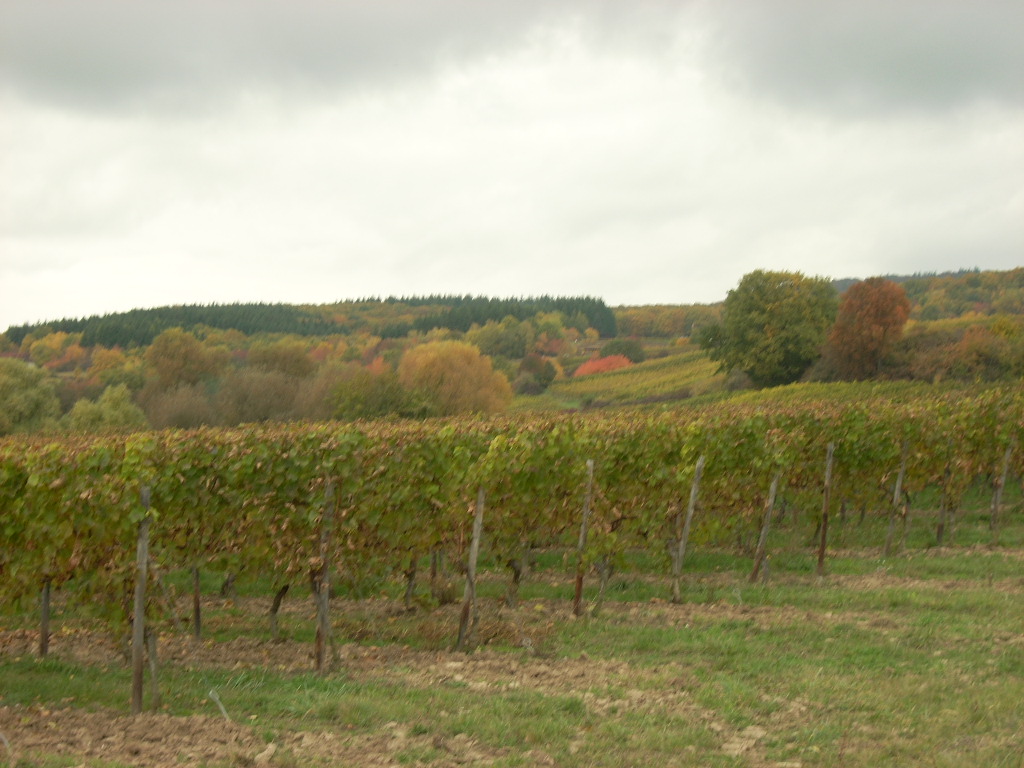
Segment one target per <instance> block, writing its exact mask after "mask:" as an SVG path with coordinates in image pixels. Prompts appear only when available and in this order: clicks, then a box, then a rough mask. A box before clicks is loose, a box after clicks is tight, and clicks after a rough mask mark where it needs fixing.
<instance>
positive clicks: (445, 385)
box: [398, 341, 512, 416]
mask: <svg viewBox="0 0 1024 768" xmlns="http://www.w3.org/2000/svg"><path fill="white" fill-rule="evenodd" d="M398 378H399V381H400V382H401V384H402V386H403V387H404V388H405V389H406V390H408V391H409V392H410V393H412V394H413V395H414V396H415V397H416V398H417V399H419V400H421V401H422V402H423V403H424V405H426V406H427V409H428V410H429V411H430V412H432V413H434V414H436V415H438V416H452V415H454V414H457V413H493V412H495V411H500V410H502V409H503V408H505V407H506V406H507V405H508V404H509V403H510V402H511V401H512V387H511V385H510V384H509V383H508V379H507V378H505V375H504V374H503V373H500V372H498V371H495V370H494V367H493V366H492V365H491V359H490V358H489V357H487V356H486V355H482V354H481V353H480V350H479V349H477V348H476V347H474V346H473V345H472V344H467V343H466V342H464V341H432V342H429V343H427V344H421V345H419V346H417V347H412V348H411V349H409V350H408V351H407V352H406V353H405V354H404V355H402V359H401V361H400V362H399V364H398Z"/></svg>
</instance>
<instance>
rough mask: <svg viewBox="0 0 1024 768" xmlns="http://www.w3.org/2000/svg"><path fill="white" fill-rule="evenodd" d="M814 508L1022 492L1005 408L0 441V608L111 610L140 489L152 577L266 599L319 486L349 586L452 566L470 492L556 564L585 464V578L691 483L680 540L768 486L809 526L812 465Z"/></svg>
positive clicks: (896, 404)
mask: <svg viewBox="0 0 1024 768" xmlns="http://www.w3.org/2000/svg"><path fill="white" fill-rule="evenodd" d="M829 444H833V445H834V446H835V452H834V457H835V469H834V476H833V480H832V497H833V498H834V499H841V500H842V501H843V502H844V503H847V504H850V505H853V506H855V507H856V508H861V509H868V510H888V509H889V507H890V506H891V503H892V499H891V497H892V494H893V486H894V482H895V479H896V476H897V472H898V471H899V470H900V467H901V465H902V466H903V467H904V472H903V479H902V486H903V488H904V489H905V490H906V492H908V493H916V492H919V491H920V490H922V489H924V488H925V487H929V486H930V487H937V488H939V489H941V492H942V494H943V497H944V498H945V499H946V501H947V503H948V504H949V505H950V506H951V507H952V508H954V509H955V508H956V506H957V505H958V503H959V499H960V497H961V496H962V494H963V493H964V491H965V490H966V489H967V488H968V487H969V485H970V484H971V483H972V482H974V481H975V480H976V478H977V477H978V476H980V475H991V476H993V477H995V476H996V475H997V474H998V473H999V470H1000V465H1001V463H1002V462H1003V461H1004V459H1005V457H1007V456H1010V457H1011V461H1012V466H1011V471H1012V472H1013V473H1014V474H1019V473H1020V471H1021V469H1022V463H1024V462H1022V455H1024V450H1014V447H1015V446H1017V445H1024V388H1022V387H1021V386H1013V387H1000V388H989V389H971V390H948V391H943V390H936V391H934V392H929V393H926V394H919V395H917V396H915V397H913V398H909V399H903V400H899V399H896V398H894V397H891V396H889V395H888V394H887V393H886V390H885V389H884V388H879V389H878V390H876V391H874V392H873V394H871V395H870V396H867V397H860V398H859V399H857V400H856V401H852V402H850V403H847V404H843V403H841V402H838V401H837V400H836V398H835V397H834V396H832V397H821V398H814V397H805V398H799V397H797V398H793V399H791V400H790V401H788V402H775V403H774V404H772V405H771V406H770V407H766V406H764V405H760V404H758V402H756V401H753V402H748V403H745V402H742V401H736V402H731V401H730V403H727V404H719V405H710V406H707V407H704V408H702V409H687V410H661V411H656V412H654V411H652V412H643V413H641V412H636V411H630V412H617V413H597V414H568V415H559V416H544V417H537V416H531V417H517V418H505V419H496V420H487V421H479V420H477V421H470V420H461V421H459V420H457V421H445V422H413V423H405V422H395V423H391V422H388V423H383V422H375V423H356V424H349V425H340V424H314V425H308V424H307V425H285V426H281V425H278V426H251V427H246V428H239V429H230V430H228V429H201V430H196V431H185V432H175V431H168V432H150V433H139V434H132V435H127V436H106V437H96V438H64V439H59V440H46V439H39V438H21V439H18V438H8V439H5V440H3V441H0V605H3V606H5V607H6V606H11V605H14V604H17V603H19V602H21V601H24V600H25V599H27V598H32V599H34V598H35V596H36V595H38V593H39V589H40V587H41V586H42V585H43V584H50V585H53V586H54V587H59V586H60V585H61V584H63V583H64V582H67V581H69V580H71V579H74V581H75V585H76V588H75V590H73V592H74V594H75V595H77V596H78V597H79V598H81V599H86V600H89V601H91V602H94V603H96V604H98V605H100V606H103V607H105V608H106V609H107V613H108V614H109V615H110V616H111V617H112V618H117V617H121V618H123V617H124V616H125V614H126V613H127V612H128V611H129V606H128V599H129V593H130V588H131V579H132V565H133V557H132V555H133V551H134V537H135V531H136V526H137V523H138V521H139V520H140V517H141V516H142V515H143V514H144V510H143V508H142V506H141V505H140V503H139V493H140V489H141V488H143V487H145V488H148V489H150V490H151V498H152V507H151V513H152V533H151V537H152V541H153V557H154V560H155V561H156V562H157V563H159V565H160V566H161V567H162V568H165V569H176V568H216V569H218V570H223V571H230V572H232V573H236V574H238V575H239V576H240V577H244V576H247V575H257V574H268V573H269V574H273V575H274V578H275V579H276V580H277V582H278V584H279V585H284V584H287V583H289V582H295V581H297V580H301V579H303V578H305V577H306V576H307V575H308V574H310V573H313V572H315V571H316V569H317V568H318V567H320V566H321V565H323V563H322V562H321V558H322V556H323V555H324V554H325V553H324V551H323V549H322V542H323V540H322V537H321V534H322V527H323V521H324V518H325V513H326V512H327V510H325V503H324V499H325V498H326V493H325V491H326V486H327V484H328V483H330V484H332V488H333V489H334V490H333V493H332V495H331V498H332V499H333V502H332V507H331V509H330V510H329V511H330V513H331V514H330V518H331V521H332V522H331V527H332V530H331V536H330V546H329V550H328V551H327V552H326V556H327V559H328V561H329V565H330V567H331V569H332V570H333V571H335V572H341V573H347V574H350V575H351V576H353V577H354V578H355V577H358V575H359V574H361V573H365V572H367V571H369V570H380V569H381V568H395V569H398V568H405V567H407V566H408V565H409V564H411V568H410V570H411V571H412V573H414V564H415V562H416V561H417V560H418V558H419V557H421V556H422V555H425V554H427V553H430V552H437V551H441V552H446V553H447V554H448V556H449V557H451V558H452V559H453V560H454V561H457V560H458V559H460V558H462V557H463V556H464V553H465V550H466V548H467V547H468V543H469V536H470V531H471V527H472V518H473V505H474V499H475V498H476V496H477V492H478V490H483V492H484V494H485V496H486V499H487V522H486V547H487V548H488V550H489V551H490V552H491V553H492V555H493V557H494V559H495V560H496V561H498V562H509V563H515V562H516V561H517V560H518V559H520V558H521V556H522V552H523V551H524V549H526V548H529V547H533V546H564V547H566V548H568V547H572V546H574V545H575V542H576V537H577V534H578V529H579V522H580V514H581V509H582V506H583V504H584V493H585V489H586V488H587V487H588V486H587V469H586V465H587V461H588V460H592V461H593V462H594V466H595V471H594V480H593V486H592V493H593V513H592V516H591V519H590V534H589V543H588V548H587V552H586V558H587V561H588V563H590V562H596V561H598V560H600V559H602V558H607V557H609V556H613V555H614V554H615V553H617V552H621V551H623V550H625V549H627V548H637V547H645V548H648V549H651V550H657V551H659V552H661V551H663V549H664V545H665V542H666V541H670V540H673V539H674V538H676V537H677V536H678V531H677V530H676V527H677V521H678V519H679V516H678V510H679V508H680V505H681V504H685V501H686V498H687V496H688V495H689V492H690V484H691V482H692V480H693V474H694V468H695V466H696V464H697V460H698V458H699V457H701V456H703V457H704V458H705V462H706V468H705V469H704V472H703V478H702V482H701V490H700V500H701V501H700V508H699V511H698V514H697V516H696V518H695V521H694V526H695V530H694V536H695V537H697V538H700V539H703V540H713V539H716V538H719V537H722V536H724V535H726V534H731V533H733V532H735V531H737V530H746V529H751V530H753V529H756V528H757V527H758V525H759V522H760V518H761V515H762V513H763V509H764V505H765V501H766V498H767V495H768V492H769V487H770V486H771V483H772V479H773V478H774V477H775V476H776V475H778V476H779V477H781V485H780V488H779V494H780V495H783V496H785V497H786V499H787V501H788V503H789V504H791V505H792V506H794V507H796V508H799V509H803V510H806V512H807V514H809V515H812V516H813V515H815V514H821V509H820V508H821V501H820V500H821V490H822V475H823V471H824V461H825V455H826V448H827V446H828V445H829Z"/></svg>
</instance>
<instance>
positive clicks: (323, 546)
mask: <svg viewBox="0 0 1024 768" xmlns="http://www.w3.org/2000/svg"><path fill="white" fill-rule="evenodd" d="M333 527H334V483H333V482H332V481H328V483H327V488H326V489H325V491H324V514H323V519H322V521H321V523H320V573H319V578H318V580H317V581H318V584H317V587H318V589H317V596H316V646H315V651H314V657H315V659H316V671H317V673H318V674H321V675H323V674H325V673H326V672H327V668H328V666H329V664H328V660H327V649H328V648H329V647H330V643H331V618H330V614H329V608H330V602H331V576H330V567H329V566H328V560H329V554H330V541H331V529H332V528H333Z"/></svg>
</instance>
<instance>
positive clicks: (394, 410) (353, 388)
mask: <svg viewBox="0 0 1024 768" xmlns="http://www.w3.org/2000/svg"><path fill="white" fill-rule="evenodd" d="M332 400H333V402H334V417H335V418H337V419H342V420H345V421H353V420H356V419H379V418H383V417H385V416H423V415H426V414H425V413H424V410H425V409H426V408H427V407H428V406H427V404H426V403H422V402H419V401H417V400H416V399H415V398H414V397H413V395H412V394H411V393H409V392H408V391H406V389H405V388H404V387H403V386H402V384H401V382H400V381H399V380H398V374H396V373H395V372H394V371H392V370H390V369H388V370H384V371H381V372H378V373H375V372H373V371H371V370H369V369H368V368H362V367H356V368H354V369H352V370H350V372H349V373H348V375H346V376H345V378H344V379H343V380H342V381H341V383H339V384H338V386H337V387H336V389H335V390H334V392H333V395H332Z"/></svg>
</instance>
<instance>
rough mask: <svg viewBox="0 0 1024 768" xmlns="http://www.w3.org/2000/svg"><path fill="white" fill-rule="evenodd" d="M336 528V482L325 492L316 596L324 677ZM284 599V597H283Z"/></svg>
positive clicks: (318, 661)
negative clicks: (332, 545) (331, 556)
mask: <svg viewBox="0 0 1024 768" xmlns="http://www.w3.org/2000/svg"><path fill="white" fill-rule="evenodd" d="M333 527H334V482H333V481H330V480H329V481H328V482H327V487H326V489H325V491H324V514H323V518H322V520H321V523H320V568H319V573H318V574H317V594H316V646H315V649H314V658H315V659H316V671H317V674H320V675H323V674H326V673H327V671H328V667H329V666H330V665H329V664H328V663H327V662H328V659H327V650H328V648H329V647H330V646H331V617H330V610H329V609H330V604H331V575H330V568H329V566H328V562H329V559H330V557H329V556H330V543H331V529H332V528H333ZM282 597H283V596H282Z"/></svg>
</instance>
